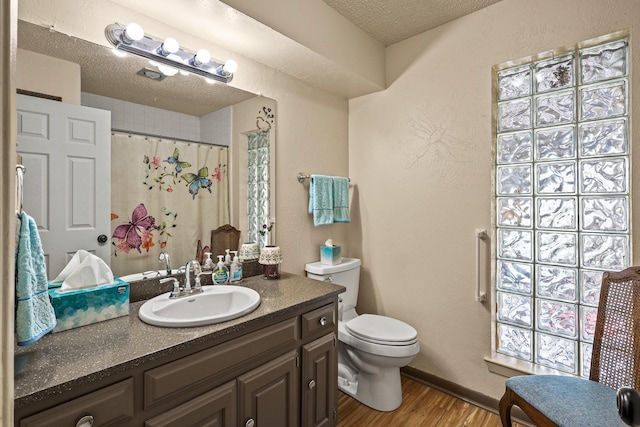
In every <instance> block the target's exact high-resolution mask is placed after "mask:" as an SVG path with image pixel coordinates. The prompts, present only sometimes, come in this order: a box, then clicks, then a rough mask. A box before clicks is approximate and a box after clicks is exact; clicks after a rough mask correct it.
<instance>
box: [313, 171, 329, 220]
mask: <svg viewBox="0 0 640 427" xmlns="http://www.w3.org/2000/svg"><path fill="white" fill-rule="evenodd" d="M309 213H310V214H313V225H315V226H318V225H327V224H333V178H332V177H330V176H324V175H311V180H310V182H309Z"/></svg>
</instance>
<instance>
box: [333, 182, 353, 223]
mask: <svg viewBox="0 0 640 427" xmlns="http://www.w3.org/2000/svg"><path fill="white" fill-rule="evenodd" d="M333 222H351V216H350V215H349V178H343V177H340V176H334V177H333Z"/></svg>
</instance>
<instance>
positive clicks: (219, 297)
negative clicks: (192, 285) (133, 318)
mask: <svg viewBox="0 0 640 427" xmlns="http://www.w3.org/2000/svg"><path fill="white" fill-rule="evenodd" d="M202 289H203V291H204V292H202V293H199V294H195V295H192V296H188V297H181V298H176V299H169V292H167V293H165V294H162V295H158V296H157V297H155V298H151V299H150V300H148V301H147V302H145V303H144V304H142V307H140V311H139V312H138V317H140V319H141V320H142V321H143V322H145V323H149V324H151V325H156V326H165V327H169V328H183V327H187V326H204V325H213V324H214V323H221V322H226V321H227V320H232V319H236V318H238V317H241V316H244V315H245V314H248V313H251V312H252V311H253V310H255V309H256V308H258V306H259V305H260V294H258V293H257V292H256V291H254V290H253V289H251V288H245V287H243V286H233V285H217V286H203V287H202Z"/></svg>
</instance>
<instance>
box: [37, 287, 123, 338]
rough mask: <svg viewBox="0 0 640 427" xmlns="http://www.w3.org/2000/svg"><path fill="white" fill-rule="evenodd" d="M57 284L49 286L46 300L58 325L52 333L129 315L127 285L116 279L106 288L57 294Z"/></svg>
mask: <svg viewBox="0 0 640 427" xmlns="http://www.w3.org/2000/svg"><path fill="white" fill-rule="evenodd" d="M61 285H62V284H61V283H49V298H50V299H51V303H52V304H53V310H54V311H55V313H56V319H58V324H57V325H56V327H55V328H54V329H53V332H60V331H66V330H67V329H73V328H78V327H80V326H84V325H90V324H92V323H97V322H102V321H103V320H109V319H113V318H115V317H120V316H127V315H128V314H129V284H128V283H127V282H125V281H123V280H121V279H119V278H117V277H115V282H114V283H111V284H108V285H101V286H96V287H93V288H87V289H78V290H75V291H68V292H58V291H59V289H60V286H61Z"/></svg>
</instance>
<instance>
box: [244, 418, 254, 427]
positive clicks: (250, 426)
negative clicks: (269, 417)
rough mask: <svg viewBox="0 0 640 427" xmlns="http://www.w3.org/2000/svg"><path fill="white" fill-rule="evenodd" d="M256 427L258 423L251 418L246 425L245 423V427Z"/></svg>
mask: <svg viewBox="0 0 640 427" xmlns="http://www.w3.org/2000/svg"><path fill="white" fill-rule="evenodd" d="M255 425H256V422H255V421H254V420H253V418H249V419H248V420H247V422H246V423H244V427H253V426H255Z"/></svg>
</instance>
